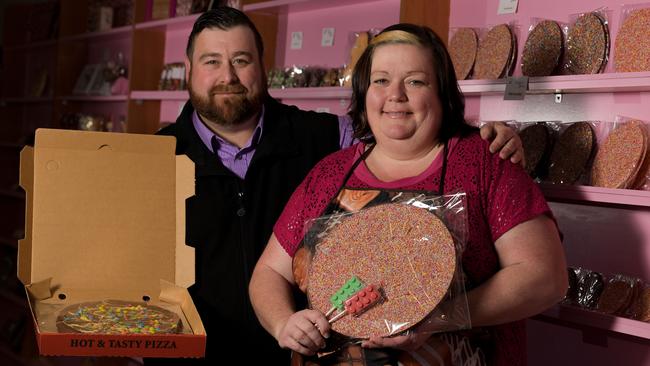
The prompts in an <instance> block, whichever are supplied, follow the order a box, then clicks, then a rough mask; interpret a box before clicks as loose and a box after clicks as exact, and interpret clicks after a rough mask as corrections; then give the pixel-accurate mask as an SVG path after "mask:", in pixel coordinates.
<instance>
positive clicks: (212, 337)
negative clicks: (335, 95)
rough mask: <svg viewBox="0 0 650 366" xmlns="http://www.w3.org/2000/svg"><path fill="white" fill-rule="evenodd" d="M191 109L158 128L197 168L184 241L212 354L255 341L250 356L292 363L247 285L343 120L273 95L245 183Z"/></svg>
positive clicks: (335, 143) (331, 149)
mask: <svg viewBox="0 0 650 366" xmlns="http://www.w3.org/2000/svg"><path fill="white" fill-rule="evenodd" d="M193 111H194V109H193V107H192V106H191V104H190V103H189V102H188V103H187V104H186V105H185V107H184V109H183V111H182V113H181V115H180V116H179V118H178V120H177V121H176V123H175V124H172V125H170V126H167V127H165V128H164V129H162V130H161V131H160V132H159V133H160V134H164V135H172V136H176V138H177V146H176V154H186V155H187V156H188V157H189V158H190V159H191V160H192V161H193V162H194V164H195V167H196V192H195V196H194V197H192V198H190V199H188V200H187V203H186V204H187V210H186V215H187V231H186V242H187V243H188V245H191V246H193V247H195V248H196V282H195V284H194V286H192V287H191V288H190V293H191V294H192V297H193V299H194V302H195V303H196V305H197V308H198V309H199V313H200V314H201V318H202V320H203V322H204V325H205V326H206V332H207V334H208V336H207V339H208V352H207V357H209V358H210V359H213V360H218V359H219V358H220V357H219V356H218V353H220V352H221V351H224V352H228V351H232V348H230V347H234V345H235V344H237V345H240V346H241V345H243V346H244V347H246V346H250V347H251V348H252V349H251V351H252V352H251V355H250V356H251V357H252V358H253V359H257V358H259V359H262V360H264V361H265V362H264V363H266V364H276V362H282V361H284V362H287V361H288V358H287V357H288V356H287V353H286V352H281V351H280V349H279V346H278V344H277V342H276V341H275V340H274V339H273V338H272V337H271V336H270V335H268V334H267V333H266V331H264V329H263V328H262V327H261V326H260V325H259V323H258V320H257V318H256V317H255V314H254V312H253V309H252V307H251V304H250V301H249V297H248V283H249V281H250V278H251V274H252V271H253V268H254V267H255V263H256V262H257V259H258V258H259V256H260V255H261V254H262V251H263V250H264V247H265V246H266V243H267V241H268V239H269V237H270V235H271V233H272V230H273V225H274V224H275V221H276V220H277V218H278V216H279V215H280V213H281V212H282V209H283V208H284V205H285V203H286V202H287V200H288V199H289V197H290V196H291V194H292V193H293V191H294V189H295V188H296V186H297V185H298V184H299V183H300V182H301V181H302V180H303V178H304V177H305V176H306V175H307V173H308V172H309V170H310V169H311V168H312V167H313V166H314V164H316V162H318V161H319V160H320V159H322V158H323V157H325V156H326V155H328V154H329V153H332V152H334V151H336V150H338V149H339V127H338V120H337V118H336V116H334V115H331V114H325V113H315V112H305V111H301V110H299V109H298V108H296V107H293V106H287V105H284V104H281V103H279V102H277V101H275V100H273V99H271V98H268V101H267V102H266V103H265V115H264V128H263V132H262V136H261V139H260V141H259V144H258V146H257V149H256V151H255V154H254V156H253V158H252V160H251V163H250V166H249V169H248V171H247V173H246V177H245V179H244V180H242V179H240V178H239V177H237V176H236V175H235V174H233V173H232V172H231V171H230V170H228V169H227V168H225V167H224V166H223V165H222V164H221V162H220V161H219V159H218V157H217V156H216V155H215V154H213V153H211V152H210V150H208V149H207V147H206V146H205V145H204V144H203V142H202V141H201V139H200V138H199V136H198V134H197V133H196V131H195V129H194V127H193V125H192V119H191V115H192V113H193ZM238 348H239V347H238ZM253 359H251V360H250V361H253Z"/></svg>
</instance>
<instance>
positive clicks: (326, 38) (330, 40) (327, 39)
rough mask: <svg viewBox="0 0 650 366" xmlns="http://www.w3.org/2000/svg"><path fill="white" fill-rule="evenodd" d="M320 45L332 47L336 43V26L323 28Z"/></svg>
mask: <svg viewBox="0 0 650 366" xmlns="http://www.w3.org/2000/svg"><path fill="white" fill-rule="evenodd" d="M320 45H321V46H322V47H332V46H333V45H334V28H323V32H322V37H321V40H320Z"/></svg>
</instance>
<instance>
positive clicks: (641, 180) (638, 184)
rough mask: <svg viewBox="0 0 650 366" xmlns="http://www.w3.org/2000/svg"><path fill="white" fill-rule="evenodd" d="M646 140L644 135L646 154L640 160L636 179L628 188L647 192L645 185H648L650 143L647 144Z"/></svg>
mask: <svg viewBox="0 0 650 366" xmlns="http://www.w3.org/2000/svg"><path fill="white" fill-rule="evenodd" d="M648 138H650V137H649V136H647V134H646V152H645V154H644V156H643V158H642V159H641V164H640V165H641V167H640V168H639V172H638V173H637V174H636V179H635V180H634V182H633V183H632V185H631V186H630V188H632V189H642V190H647V189H646V185H647V184H648V174H650V143H648Z"/></svg>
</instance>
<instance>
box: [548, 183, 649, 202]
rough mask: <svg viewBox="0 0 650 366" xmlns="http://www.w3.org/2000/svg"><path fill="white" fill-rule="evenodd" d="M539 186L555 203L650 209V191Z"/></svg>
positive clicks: (553, 185) (556, 185)
mask: <svg viewBox="0 0 650 366" xmlns="http://www.w3.org/2000/svg"><path fill="white" fill-rule="evenodd" d="M539 186H540V188H541V190H542V192H543V193H544V196H545V197H546V198H547V199H548V200H549V201H554V202H569V203H571V202H576V203H583V204H584V203H589V204H599V203H600V204H613V205H622V206H637V207H638V206H641V207H650V191H639V190H632V189H614V188H602V187H591V186H569V185H560V184H552V183H540V184H539Z"/></svg>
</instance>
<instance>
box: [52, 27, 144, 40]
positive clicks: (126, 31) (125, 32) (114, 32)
mask: <svg viewBox="0 0 650 366" xmlns="http://www.w3.org/2000/svg"><path fill="white" fill-rule="evenodd" d="M132 30H133V25H125V26H123V27H118V28H112V29H109V30H106V31H98V32H91V33H82V34H75V35H72V36H66V37H61V38H60V39H59V41H60V42H70V41H81V40H86V39H101V38H106V37H115V36H129V35H130V33H131V31H132Z"/></svg>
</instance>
